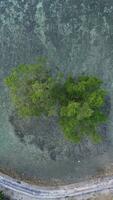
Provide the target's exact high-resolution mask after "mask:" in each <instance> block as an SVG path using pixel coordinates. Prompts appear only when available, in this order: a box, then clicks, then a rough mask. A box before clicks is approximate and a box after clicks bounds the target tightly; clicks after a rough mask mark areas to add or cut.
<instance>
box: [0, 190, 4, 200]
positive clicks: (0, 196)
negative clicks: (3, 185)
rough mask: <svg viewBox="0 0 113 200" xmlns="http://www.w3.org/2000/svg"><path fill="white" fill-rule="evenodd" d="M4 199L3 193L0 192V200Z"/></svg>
mask: <svg viewBox="0 0 113 200" xmlns="http://www.w3.org/2000/svg"><path fill="white" fill-rule="evenodd" d="M4 199H5V197H4V193H3V192H2V191H0V200H4Z"/></svg>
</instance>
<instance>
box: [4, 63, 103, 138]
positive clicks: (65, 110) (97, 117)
mask: <svg viewBox="0 0 113 200" xmlns="http://www.w3.org/2000/svg"><path fill="white" fill-rule="evenodd" d="M5 83H6V85H7V86H8V87H9V89H10V96H11V99H12V101H13V103H14V105H15V108H16V110H17V112H18V114H19V115H21V116H22V117H29V116H40V115H41V114H42V113H43V114H45V115H46V116H58V117H59V124H60V126H61V128H62V130H63V132H64V135H65V137H66V138H67V139H69V140H70V141H73V142H80V141H81V139H82V138H83V137H86V136H89V137H90V138H91V139H92V140H93V141H95V142H98V141H100V140H101V137H100V134H99V126H100V124H101V123H103V122H105V121H106V119H107V116H106V115H105V114H104V113H103V112H102V108H103V106H104V104H105V96H106V91H105V90H103V89H101V84H102V81H101V80H100V79H98V78H96V77H93V76H82V77H78V78H77V79H74V78H73V77H72V76H71V75H70V76H68V77H67V78H66V79H65V80H63V79H62V74H59V75H57V76H56V77H55V78H53V77H52V75H51V71H50V70H49V69H48V68H47V65H46V61H45V60H44V59H40V60H38V63H36V64H32V65H20V66H19V67H17V68H16V69H14V70H13V71H12V72H11V74H10V75H9V76H8V77H7V78H6V79H5Z"/></svg>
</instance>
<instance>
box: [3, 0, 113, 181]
mask: <svg viewBox="0 0 113 200" xmlns="http://www.w3.org/2000/svg"><path fill="white" fill-rule="evenodd" d="M112 19H113V2H112V1H110V0H109V1H108V0H81V1H78V0H75V1H71V0H67V1H59V0H58V1H56V0H53V1H50V0H46V1H45V0H40V1H37V0H32V1H30V0H29V1H26V0H0V167H1V168H3V169H6V170H11V171H15V172H17V173H19V174H24V175H25V176H26V177H37V178H42V179H46V180H54V179H57V180H62V181H69V182H71V181H78V180H79V179H84V178H86V177H87V176H91V175H96V173H97V172H98V171H99V170H102V169H103V168H104V167H106V166H109V165H110V163H112V161H113V155H112V151H113V124H112V122H113V104H112V99H113V25H112ZM38 55H47V56H48V58H49V62H50V64H51V66H52V69H53V71H54V70H55V69H56V66H59V68H60V70H61V71H63V72H64V74H67V73H68V72H73V74H74V75H77V74H81V73H84V74H93V75H96V76H99V77H100V78H101V79H102V80H103V81H104V87H105V88H106V89H107V90H108V92H109V95H110V98H111V108H110V115H109V121H108V124H107V127H105V128H104V129H103V130H104V131H103V134H104V135H105V140H104V141H103V143H102V144H100V145H92V144H91V143H90V142H89V141H87V140H86V141H84V142H83V143H82V144H81V145H74V144H71V143H69V142H68V141H65V140H64V138H63V134H62V133H61V132H60V130H59V127H58V126H57V121H56V120H55V119H45V118H44V117H43V118H41V119H39V120H38V119H36V118H32V119H28V120H20V119H18V118H17V116H16V115H15V114H14V113H13V112H12V110H11V104H10V101H9V96H8V90H7V88H6V87H5V86H4V84H3V78H4V77H5V76H6V75H7V74H8V73H9V72H10V69H11V68H12V67H13V66H15V67H16V66H17V65H18V64H21V63H32V62H34V59H35V57H36V56H38Z"/></svg>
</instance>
